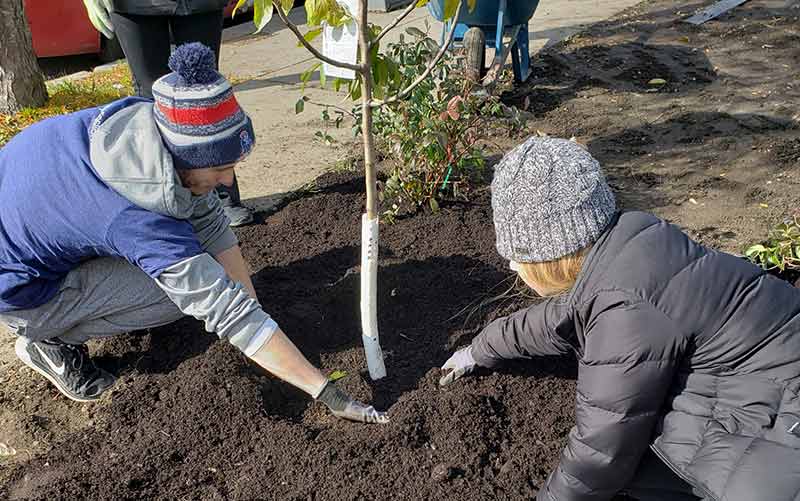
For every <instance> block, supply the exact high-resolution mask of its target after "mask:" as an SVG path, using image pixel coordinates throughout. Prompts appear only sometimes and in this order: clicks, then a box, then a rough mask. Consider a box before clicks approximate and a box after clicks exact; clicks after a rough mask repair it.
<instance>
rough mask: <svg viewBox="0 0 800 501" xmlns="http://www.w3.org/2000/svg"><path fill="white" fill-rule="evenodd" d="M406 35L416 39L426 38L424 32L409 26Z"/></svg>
mask: <svg viewBox="0 0 800 501" xmlns="http://www.w3.org/2000/svg"><path fill="white" fill-rule="evenodd" d="M406 33H408V34H409V35H411V36H412V37H416V38H426V37H427V36H428V35H426V34H425V32H424V31H422V30H421V29H419V28H416V27H414V26H409V27H408V28H406Z"/></svg>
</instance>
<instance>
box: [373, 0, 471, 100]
mask: <svg viewBox="0 0 800 501" xmlns="http://www.w3.org/2000/svg"><path fill="white" fill-rule="evenodd" d="M462 3H464V2H463V0H459V2H458V6H457V7H456V15H455V16H453V19H452V23H453V24H452V26H450V32H449V33H447V40H446V41H445V43H443V44H442V47H441V48H440V49H439V52H438V53H437V54H436V57H434V58H433V60H432V61H431V62H430V63H429V64H428V67H427V68H425V71H423V72H422V75H420V76H418V77H417V79H416V80H414V81H413V82H411V84H410V85H409V86H408V87H406V88H405V89H403V90H402V91H400V92H398V93H397V94H395V95H394V96H392V97H390V98H389V99H386V100H383V101H381V100H370V102H369V106H370V108H379V107H381V106H385V105H387V104H391V103H396V102H397V101H400V100H401V99H403V98H405V97H406V96H408V95H409V94H410V93H411V91H412V90H414V88H416V86H417V85H419V84H421V83H422V82H423V81H424V80H425V79H426V78H428V76H429V75H430V74H431V72H432V71H433V68H435V67H436V65H437V64H439V61H441V60H442V57H444V53H445V52H447V49H448V48H450V44H451V43H453V35H455V33H456V25H457V24H458V15H459V14H460V13H461V4H462Z"/></svg>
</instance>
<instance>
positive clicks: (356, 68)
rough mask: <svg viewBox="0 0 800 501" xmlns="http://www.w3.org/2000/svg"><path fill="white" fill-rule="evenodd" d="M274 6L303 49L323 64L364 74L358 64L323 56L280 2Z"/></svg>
mask: <svg viewBox="0 0 800 501" xmlns="http://www.w3.org/2000/svg"><path fill="white" fill-rule="evenodd" d="M273 5H274V6H275V10H276V11H277V12H278V17H280V18H281V21H283V23H284V24H285V25H286V27H287V28H289V29H290V30H291V31H292V33H294V35H295V36H296V37H297V39H298V40H299V41H300V43H301V44H303V47H305V48H306V50H308V51H309V52H310V53H311V54H312V55H313V56H314V57H316V58H317V59H319V60H320V61H322V62H323V63H328V64H330V65H333V66H338V67H339V68H347V69H348V70H353V71H356V72H358V73H363V72H364V68H363V67H362V66H360V65H358V64H352V63H345V62H344V61H337V60H335V59H331V58H329V57H327V56H325V55H323V54H322V53H321V52H320V51H318V50H317V49H315V48H314V46H313V45H311V44H310V43H308V40H306V39H305V38H304V37H303V34H302V33H300V29H299V28H298V27H297V25H295V24H294V23H293V22H291V21H289V18H288V17H286V13H285V12H283V8H282V7H281V4H280V2H274V3H273Z"/></svg>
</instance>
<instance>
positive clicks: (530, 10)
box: [428, 0, 539, 84]
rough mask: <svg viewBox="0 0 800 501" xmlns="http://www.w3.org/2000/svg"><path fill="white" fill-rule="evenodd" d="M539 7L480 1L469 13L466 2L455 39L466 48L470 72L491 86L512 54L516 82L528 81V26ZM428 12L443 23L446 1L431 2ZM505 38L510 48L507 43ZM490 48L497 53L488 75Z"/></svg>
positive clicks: (529, 0) (535, 1)
mask: <svg viewBox="0 0 800 501" xmlns="http://www.w3.org/2000/svg"><path fill="white" fill-rule="evenodd" d="M538 6H539V0H478V1H477V5H476V6H475V9H474V10H473V11H472V12H470V11H469V9H468V8H467V2H463V3H462V5H461V12H460V13H459V14H460V15H459V16H458V24H456V28H455V32H454V34H453V39H454V40H455V41H456V42H460V43H462V44H463V46H464V49H465V53H466V66H467V68H466V69H467V72H468V73H470V72H471V73H473V74H474V75H476V76H478V77H479V78H481V77H483V78H484V80H483V82H484V84H487V83H490V82H492V81H494V79H496V78H497V75H498V74H499V72H500V70H501V69H502V68H503V66H504V65H505V61H506V59H507V58H508V53H509V52H511V60H512V66H513V68H514V80H516V81H517V82H524V81H525V80H527V78H528V76H530V72H531V70H530V39H529V38H528V22H529V21H530V19H531V18H532V17H533V14H534V12H536V8H537V7H538ZM428 11H429V12H430V13H431V15H432V16H433V18H434V19H436V20H437V21H440V22H443V21H444V0H432V1H431V2H429V3H428ZM451 22H452V21H447V22H445V26H444V30H442V41H441V43H445V40H444V33H447V32H449V29H450V27H451V26H450V23H451ZM506 35H508V39H509V42H508V44H507V45H506V44H505V43H504V37H505V36H506ZM487 47H490V48H493V49H495V58H494V61H493V63H492V66H491V67H490V69H489V71H488V73H487V72H486V67H485V66H486V48H487ZM484 75H486V76H485V77H484Z"/></svg>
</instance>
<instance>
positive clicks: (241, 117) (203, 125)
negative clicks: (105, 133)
mask: <svg viewBox="0 0 800 501" xmlns="http://www.w3.org/2000/svg"><path fill="white" fill-rule="evenodd" d="M169 67H170V69H171V70H172V73H169V74H167V75H164V76H163V77H161V78H159V79H158V80H156V82H155V83H154V84H153V97H154V98H155V103H153V109H154V114H155V118H156V124H157V125H158V129H159V131H160V132H161V137H162V139H163V140H164V144H165V145H166V146H167V149H168V150H169V151H170V153H172V159H173V163H174V166H175V168H177V169H202V168H209V167H219V166H221V165H227V164H232V163H235V162H238V161H239V160H241V159H242V158H244V157H245V156H247V155H248V154H249V153H250V152H251V151H252V149H253V146H254V145H255V134H254V133H253V124H252V122H251V121H250V117H248V116H247V114H245V112H244V111H243V110H242V108H241V107H239V103H238V102H237V101H236V97H235V96H234V95H233V89H232V88H231V84H230V82H228V81H227V80H226V79H225V77H224V76H222V75H221V74H220V73H219V72H218V71H217V70H216V56H215V55H214V52H213V51H212V50H211V49H209V48H208V47H206V46H205V45H203V44H201V43H199V42H194V43H188V44H184V45H181V46H180V47H178V48H177V49H175V52H173V53H172V55H171V56H170V58H169Z"/></svg>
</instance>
